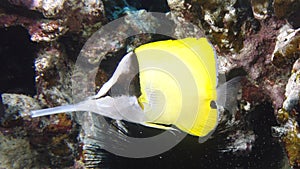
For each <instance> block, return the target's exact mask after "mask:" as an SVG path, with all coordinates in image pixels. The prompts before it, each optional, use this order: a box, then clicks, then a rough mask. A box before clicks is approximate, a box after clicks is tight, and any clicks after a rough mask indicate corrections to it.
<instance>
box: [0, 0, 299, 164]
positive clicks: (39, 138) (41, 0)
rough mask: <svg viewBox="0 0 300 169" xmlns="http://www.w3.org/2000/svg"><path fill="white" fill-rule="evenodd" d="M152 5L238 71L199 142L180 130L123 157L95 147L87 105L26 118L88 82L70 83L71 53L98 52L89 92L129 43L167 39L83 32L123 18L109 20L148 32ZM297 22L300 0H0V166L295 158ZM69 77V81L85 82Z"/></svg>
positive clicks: (133, 132) (181, 33)
mask: <svg viewBox="0 0 300 169" xmlns="http://www.w3.org/2000/svg"><path fill="white" fill-rule="evenodd" d="M150 12H159V13H161V14H163V15H165V16H166V17H167V18H168V22H165V23H164V24H165V25H172V26H171V27H172V29H170V30H169V34H170V35H174V37H178V38H180V37H187V36H188V37H199V36H205V37H206V38H208V39H209V40H210V42H211V43H212V45H213V46H214V47H215V49H216V53H217V55H218V68H219V73H221V74H224V75H225V76H226V79H231V78H233V77H235V76H243V79H242V81H241V84H242V85H241V89H240V91H239V94H238V100H237V105H236V109H237V112H236V114H230V113H227V114H226V113H225V115H224V116H223V117H222V119H221V121H220V124H219V126H218V127H217V129H216V131H215V133H214V134H213V135H212V137H211V138H210V139H209V140H207V141H206V142H204V143H202V144H199V143H198V138H196V137H193V136H186V137H185V138H184V139H183V140H182V141H181V142H180V143H179V144H178V145H176V146H175V147H174V148H172V149H171V150H169V151H167V152H165V153H163V154H160V155H157V156H153V157H148V158H140V159H139V158H126V157H120V156H117V155H114V154H112V153H109V152H107V151H106V150H104V149H103V147H102V146H104V145H103V144H102V141H101V139H102V137H105V131H102V130H101V129H99V131H97V132H95V131H93V130H91V129H90V128H89V125H96V126H97V125H99V126H101V124H98V121H97V120H98V119H97V117H96V115H92V114H87V115H82V113H78V114H76V113H71V114H58V115H51V116H46V117H40V118H31V117H28V116H24V114H26V113H28V111H30V110H35V109H40V108H46V107H54V106H59V105H63V104H67V103H74V102H76V101H78V100H74V98H79V97H80V98H82V97H84V96H78V97H77V96H76V97H75V96H74V95H76V94H81V93H86V95H89V93H90V92H95V91H80V92H79V91H76V90H75V91H72V89H71V88H72V78H71V77H73V76H74V74H72V73H73V72H72V70H73V69H74V67H75V64H76V59H77V57H78V55H81V56H84V57H85V59H86V61H87V64H95V63H97V61H98V60H97V58H96V57H95V55H97V56H100V57H102V58H106V59H105V60H103V61H102V62H101V65H100V67H99V69H97V70H89V71H96V74H97V76H96V80H95V83H96V84H92V83H91V84H87V86H95V88H96V90H99V88H100V87H101V86H102V85H103V84H104V83H105V82H106V81H107V80H108V79H109V77H110V76H111V75H112V73H113V71H114V70H115V68H116V66H117V64H118V62H119V61H120V59H121V58H122V56H124V54H126V52H127V51H128V50H130V49H133V48H135V47H137V46H139V45H141V44H145V43H148V42H153V41H158V40H165V39H170V37H167V36H164V35H160V34H153V33H151V34H150V33H149V34H148V33H144V34H138V35H135V36H132V37H129V38H126V39H120V40H118V41H115V39H112V38H110V37H111V36H112V35H111V34H103V36H100V37H98V38H99V39H96V40H97V42H94V41H91V40H89V38H90V37H91V36H92V35H93V34H94V33H95V32H97V30H99V29H100V28H102V27H104V26H105V25H106V24H108V23H111V22H112V21H114V20H116V19H120V18H122V17H126V19H125V22H126V23H130V26H128V25H118V27H115V28H114V29H115V30H114V33H115V36H120V37H121V36H123V35H122V32H126V31H128V30H130V31H132V30H133V31H136V32H138V31H140V30H147V31H148V30H149V31H151V32H153V30H155V29H154V28H156V27H159V26H161V25H159V24H162V23H160V21H159V20H160V19H161V18H159V17H157V16H155V15H154V14H153V13H150ZM187 22H188V23H192V24H193V26H195V28H193V27H188V26H185V23H187ZM158 25H159V26H158ZM299 27H300V1H299V0H285V1H284V0H225V1H219V0H211V1H208V0H151V1H150V0H149V1H147V0H2V1H1V2H0V63H2V65H1V68H0V69H1V71H0V92H1V97H0V99H1V107H0V168H108V169H115V168H118V169H119V168H120V169H124V168H126V169H127V168H140V169H144V168H146V169H147V168H149V169H150V168H162V169H168V168H170V169H171V168H172V169H177V168H178V169H181V168H222V169H223V168H228V169H231V168H256V169H260V168H261V169H266V168H270V169H282V168H284V169H285V168H300V133H299V132H300V131H299V121H300V115H299V112H300V106H299V97H300V59H299V58H300V57H299V56H300V28H299ZM196 30H201V33H200V34H201V35H199V32H198V31H196ZM94 40H95V39H94ZM82 49H83V50H82ZM91 51H92V52H91ZM77 76H78V79H75V81H76V83H83V82H88V81H87V80H84V79H83V78H88V77H85V76H84V75H81V74H78V75H77ZM77 76H76V77H77ZM79 90H80V89H79ZM89 118H92V120H90V119H89ZM105 120H106V121H107V122H109V123H110V124H111V125H112V126H115V128H114V129H115V131H116V132H118V133H121V134H120V137H122V136H121V135H122V134H127V135H129V136H134V137H147V136H151V135H155V134H158V133H160V132H161V131H160V130H156V129H152V128H147V127H142V126H140V125H137V124H133V123H129V122H123V125H124V126H125V128H126V130H127V131H125V132H124V131H122V128H120V127H119V126H118V123H116V121H114V120H112V119H109V118H106V119H105ZM119 131H121V132H119ZM111 132H113V131H111ZM89 134H91V135H95V136H96V137H97V138H96V139H95V138H93V139H91V138H89V137H88V135H89ZM116 142H117V141H116Z"/></svg>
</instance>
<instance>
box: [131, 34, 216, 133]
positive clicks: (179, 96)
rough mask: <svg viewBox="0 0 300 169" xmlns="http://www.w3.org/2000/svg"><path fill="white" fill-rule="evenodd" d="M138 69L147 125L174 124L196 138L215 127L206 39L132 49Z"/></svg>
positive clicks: (211, 65)
mask: <svg viewBox="0 0 300 169" xmlns="http://www.w3.org/2000/svg"><path fill="white" fill-rule="evenodd" d="M135 53H136V55H137V58H138V62H139V67H140V87H141V93H142V94H141V96H140V97H139V99H138V100H139V103H140V104H141V105H142V107H143V109H144V111H145V112H146V115H147V122H148V123H150V124H151V123H154V124H167V125H169V124H174V125H175V126H177V127H178V128H179V129H180V130H182V131H185V132H187V133H189V134H191V135H195V136H200V137H202V136H206V135H207V134H208V133H209V132H211V131H212V130H213V129H214V128H215V127H216V125H217V122H218V112H217V109H213V108H211V107H210V103H211V101H216V99H217V94H216V86H217V80H216V79H217V69H216V57H215V52H214V49H213V48H212V46H211V44H210V43H209V42H208V41H207V39H206V38H200V39H195V38H186V39H182V40H166V41H159V42H153V43H148V44H145V45H142V46H140V47H138V48H136V49H135Z"/></svg>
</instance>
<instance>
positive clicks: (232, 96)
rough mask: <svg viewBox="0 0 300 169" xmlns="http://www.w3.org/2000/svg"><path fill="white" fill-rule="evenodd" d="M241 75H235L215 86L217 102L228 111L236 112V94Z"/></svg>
mask: <svg viewBox="0 0 300 169" xmlns="http://www.w3.org/2000/svg"><path fill="white" fill-rule="evenodd" d="M241 79H242V77H241V76H238V77H235V78H233V79H231V80H229V81H227V82H225V83H224V84H222V85H220V86H219V87H218V88H217V96H218V98H217V104H218V106H222V107H224V108H225V109H226V110H228V111H229V112H230V113H233V114H234V113H235V112H236V105H237V94H238V91H239V90H240V88H241V83H240V82H241Z"/></svg>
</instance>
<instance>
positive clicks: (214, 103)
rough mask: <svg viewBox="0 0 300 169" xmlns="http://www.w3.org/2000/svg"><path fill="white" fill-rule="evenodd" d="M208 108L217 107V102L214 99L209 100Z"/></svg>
mask: <svg viewBox="0 0 300 169" xmlns="http://www.w3.org/2000/svg"><path fill="white" fill-rule="evenodd" d="M210 108H212V109H217V104H216V102H215V101H214V100H212V101H210Z"/></svg>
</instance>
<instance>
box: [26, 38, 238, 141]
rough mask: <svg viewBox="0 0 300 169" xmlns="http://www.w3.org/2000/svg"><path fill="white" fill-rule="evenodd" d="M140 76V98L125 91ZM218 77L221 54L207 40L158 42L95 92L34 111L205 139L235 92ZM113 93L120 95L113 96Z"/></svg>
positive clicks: (130, 57)
mask: <svg viewBox="0 0 300 169" xmlns="http://www.w3.org/2000/svg"><path fill="white" fill-rule="evenodd" d="M136 74H138V77H139V87H140V93H141V94H140V95H139V96H134V95H129V94H128V91H127V92H126V90H127V89H128V86H129V83H130V82H131V80H132V79H133V77H134V76H135V75H136ZM217 79H218V71H217V60H216V54H215V51H214V48H213V47H212V45H211V44H210V43H209V42H208V40H207V39H206V38H199V39H196V38H185V39H181V40H165V41H157V42H152V43H148V44H144V45H141V46H139V47H137V48H136V49H135V50H134V51H133V52H129V53H128V54H126V55H125V56H124V57H123V58H122V60H121V61H120V62H119V64H118V67H117V68H116V70H115V72H114V74H113V76H112V77H111V78H110V79H109V80H108V81H107V82H106V83H105V84H104V85H103V86H102V87H101V89H100V91H99V92H98V93H97V94H96V95H95V96H92V97H89V98H87V99H86V100H84V101H82V102H79V103H77V104H73V105H63V106H58V107H54V108H48V109H42V110H34V111H31V116H32V117H38V116H44V115H50V114H56V113H62V112H69V111H91V112H94V113H97V114H100V115H103V116H106V117H110V118H113V119H116V120H126V121H130V122H135V123H139V124H142V125H145V126H149V127H154V128H160V129H170V127H166V125H175V126H176V127H177V128H178V129H180V130H181V131H184V132H186V133H188V134H190V135H194V136H198V137H199V138H206V137H207V136H209V135H210V134H211V133H212V132H213V131H214V130H215V128H216V126H217V124H218V119H219V114H220V113H219V110H218V107H219V106H225V99H226V98H225V97H226V95H227V93H228V92H230V91H227V93H226V90H225V89H227V87H226V85H228V83H225V84H223V85H220V86H218V87H217V85H218V80H217ZM235 82H236V80H234V81H232V82H230V83H235ZM229 85H231V86H232V85H233V84H229ZM120 86H122V87H120ZM128 90H129V89H128ZM109 91H110V92H111V93H114V92H115V93H114V94H112V95H110V96H108V95H107V93H108V92H109ZM120 91H123V92H121V93H120ZM124 91H125V92H124ZM204 141H205V140H204Z"/></svg>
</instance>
